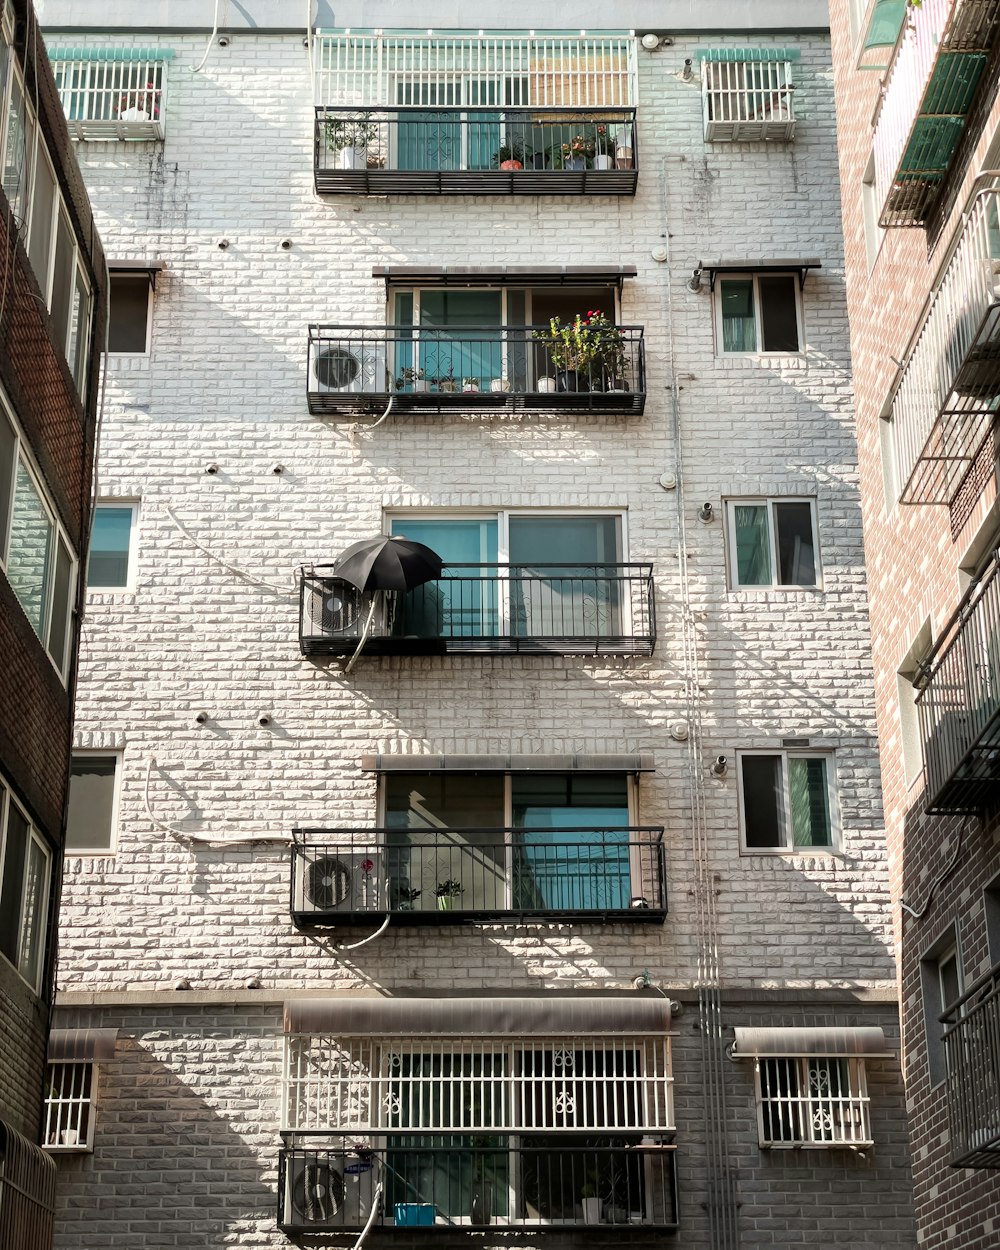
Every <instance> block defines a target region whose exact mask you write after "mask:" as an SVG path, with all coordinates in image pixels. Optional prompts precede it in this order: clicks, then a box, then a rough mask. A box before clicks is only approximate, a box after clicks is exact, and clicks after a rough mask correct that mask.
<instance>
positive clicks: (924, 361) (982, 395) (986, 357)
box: [892, 187, 1000, 504]
mask: <svg viewBox="0 0 1000 1250" xmlns="http://www.w3.org/2000/svg"><path fill="white" fill-rule="evenodd" d="M998 208H1000V189H998V188H996V187H991V188H989V189H986V190H983V191H980V192H979V193H978V195H977V196H976V198H975V200H974V202H973V206H972V209H971V211H970V212H969V214H968V216H967V218H966V221H965V225H964V226H963V228H962V231H961V234H960V236H959V238H958V242H957V244H956V245H955V247H954V249H953V251H952V254H951V257H950V259H949V261H948V264H947V267H946V269H945V272H944V277H943V278H942V280H941V282H940V283H939V285H938V287H937V290H936V291H935V292H934V294H933V297H932V300H931V304H930V308H929V311H928V313H927V316H926V319H925V321H924V323H923V326H922V328H921V330H920V333H919V336H918V337H917V340H916V345H915V346H914V348H913V350H912V351H911V352H910V355H909V357H908V359H907V361H906V365H905V367H904V369H903V374H902V378H901V381H900V384H899V389H898V390H897V392H896V395H895V398H894V400H893V406H892V419H893V429H894V446H895V456H896V473H897V481H899V482H900V483H901V484H903V488H902V492H901V495H900V498H901V500H902V502H903V503H937V504H950V503H951V501H952V500H953V499H954V497H955V495H956V494H957V493H958V491H959V490H960V489H961V487H962V484H963V482H964V481H965V477H966V475H967V473H968V472H969V469H970V468H971V467H972V465H973V463H974V462H975V459H976V456H977V454H978V453H979V450H980V448H981V447H982V445H983V443H984V442H985V441H986V439H987V437H988V435H989V432H990V427H991V425H992V423H993V420H994V418H995V414H996V409H997V400H998V399H1000V215H998Z"/></svg>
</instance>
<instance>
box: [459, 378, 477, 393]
mask: <svg viewBox="0 0 1000 1250" xmlns="http://www.w3.org/2000/svg"><path fill="white" fill-rule="evenodd" d="M462 390H463V391H466V392H469V393H478V391H479V379H478V378H463V379H462Z"/></svg>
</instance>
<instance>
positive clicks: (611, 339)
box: [592, 313, 632, 393]
mask: <svg viewBox="0 0 1000 1250" xmlns="http://www.w3.org/2000/svg"><path fill="white" fill-rule="evenodd" d="M598 319H599V324H598V330H599V334H600V347H599V353H598V361H599V364H600V368H601V382H602V385H603V387H604V390H606V391H615V392H618V393H623V392H625V391H627V390H628V375H629V370H630V368H631V364H632V362H631V360H630V359H629V356H628V354H627V353H626V351H625V339H624V338H623V337H622V332H621V330H619V329H618V327H617V326H615V325H612V324H611V322H610V321H608V319H607V318H606V317H605V316H604V314H603V313H598V316H597V318H594V319H592V324H595V323H598Z"/></svg>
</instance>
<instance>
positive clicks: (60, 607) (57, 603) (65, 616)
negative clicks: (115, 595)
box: [49, 538, 73, 673]
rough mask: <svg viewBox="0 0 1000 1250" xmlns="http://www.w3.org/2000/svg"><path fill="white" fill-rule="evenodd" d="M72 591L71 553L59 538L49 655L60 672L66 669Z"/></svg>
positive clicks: (53, 589)
mask: <svg viewBox="0 0 1000 1250" xmlns="http://www.w3.org/2000/svg"><path fill="white" fill-rule="evenodd" d="M72 591H73V554H72V552H71V551H70V550H69V548H68V547H67V546H66V544H65V543H64V542H63V541H62V539H61V538H60V539H59V540H58V542H57V544H56V573H55V577H54V578H53V579H52V619H51V621H50V622H49V655H51V656H52V658H53V660H55V663H56V667H57V668H58V669H59V671H60V673H64V672H65V671H66V640H67V635H68V633H69V612H70V595H71V594H72Z"/></svg>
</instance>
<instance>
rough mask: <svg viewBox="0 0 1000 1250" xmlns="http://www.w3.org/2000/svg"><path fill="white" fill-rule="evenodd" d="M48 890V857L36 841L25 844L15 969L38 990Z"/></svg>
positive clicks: (33, 839) (32, 839)
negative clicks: (18, 947)
mask: <svg viewBox="0 0 1000 1250" xmlns="http://www.w3.org/2000/svg"><path fill="white" fill-rule="evenodd" d="M48 886H49V857H48V855H47V854H46V853H45V850H44V848H43V847H42V845H41V844H40V843H39V842H38V841H37V839H35V838H31V839H30V842H29V844H28V863H27V871H26V873H25V879H24V916H23V919H22V922H21V949H20V951H19V952H18V960H17V966H18V970H19V971H20V973H21V975H22V976H23V977H24V979H25V980H26V981H27V982H28V984H29V985H31V986H33V987H35V988H37V986H38V982H39V980H40V979H41V971H42V955H43V953H44V950H45V921H46V915H45V912H46V902H47V899H48V892H49V891H48Z"/></svg>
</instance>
